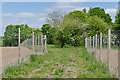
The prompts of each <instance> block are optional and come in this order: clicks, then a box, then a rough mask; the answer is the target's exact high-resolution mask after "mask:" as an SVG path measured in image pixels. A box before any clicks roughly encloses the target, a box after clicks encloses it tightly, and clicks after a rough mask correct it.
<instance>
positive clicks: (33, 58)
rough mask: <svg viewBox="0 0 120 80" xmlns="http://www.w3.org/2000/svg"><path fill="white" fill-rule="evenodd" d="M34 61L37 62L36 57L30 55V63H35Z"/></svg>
mask: <svg viewBox="0 0 120 80" xmlns="http://www.w3.org/2000/svg"><path fill="white" fill-rule="evenodd" d="M36 60H37V56H36V55H33V54H32V55H31V56H30V61H31V62H35V61H36Z"/></svg>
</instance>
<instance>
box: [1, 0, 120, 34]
mask: <svg viewBox="0 0 120 80" xmlns="http://www.w3.org/2000/svg"><path fill="white" fill-rule="evenodd" d="M11 1H14V0H11ZM26 1H27V0H26ZM29 1H30V0H29ZM35 1H37V0H35ZM39 1H40V0H39ZM46 1H47V0H46ZM59 1H60V0H59ZM64 1H66V0H64ZM69 1H76V2H32V0H31V2H7V0H5V1H4V2H3V3H2V28H3V32H4V31H5V27H6V26H7V25H9V24H13V25H16V24H28V25H29V26H30V27H34V28H40V27H41V26H42V25H43V24H45V23H46V22H45V19H46V16H47V14H48V13H49V12H51V11H53V10H58V9H60V10H63V11H67V12H69V11H73V10H82V9H83V8H86V9H87V11H88V10H89V8H90V7H101V8H104V10H105V12H106V13H109V14H110V15H111V16H112V17H111V18H112V21H113V22H114V20H115V19H114V17H115V15H116V11H117V8H118V2H117V1H116V2H115V0H114V2H87V1H88V0H81V1H86V2H79V1H80V0H69ZM92 1H95V0H92ZM106 1H107V0H106ZM109 1H113V0H109Z"/></svg>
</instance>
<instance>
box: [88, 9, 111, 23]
mask: <svg viewBox="0 0 120 80" xmlns="http://www.w3.org/2000/svg"><path fill="white" fill-rule="evenodd" d="M88 13H89V14H90V16H94V15H97V16H98V17H100V18H103V19H104V20H105V22H107V23H111V21H112V19H111V16H110V15H109V14H106V13H105V11H104V9H102V8H100V7H95V8H90V9H89V12H88Z"/></svg>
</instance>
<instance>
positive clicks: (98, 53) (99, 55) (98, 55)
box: [98, 38, 100, 60]
mask: <svg viewBox="0 0 120 80" xmlns="http://www.w3.org/2000/svg"><path fill="white" fill-rule="evenodd" d="M98 50H99V38H98ZM99 59H100V53H99V52H98V60H99Z"/></svg>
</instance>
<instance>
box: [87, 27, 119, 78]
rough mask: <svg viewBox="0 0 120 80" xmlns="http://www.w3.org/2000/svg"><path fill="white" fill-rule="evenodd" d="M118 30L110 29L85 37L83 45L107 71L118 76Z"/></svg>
mask: <svg viewBox="0 0 120 80" xmlns="http://www.w3.org/2000/svg"><path fill="white" fill-rule="evenodd" d="M119 33H120V31H110V29H109V30H108V32H107V33H104V34H102V33H100V34H98V35H97V34H96V35H95V36H90V37H88V38H86V39H85V47H86V48H87V51H88V53H89V54H90V55H91V56H94V57H95V58H96V59H97V60H101V61H102V62H103V63H105V64H106V66H108V67H109V71H110V73H112V74H115V75H116V77H118V53H119V50H120V49H119V44H120V36H119Z"/></svg>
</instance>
